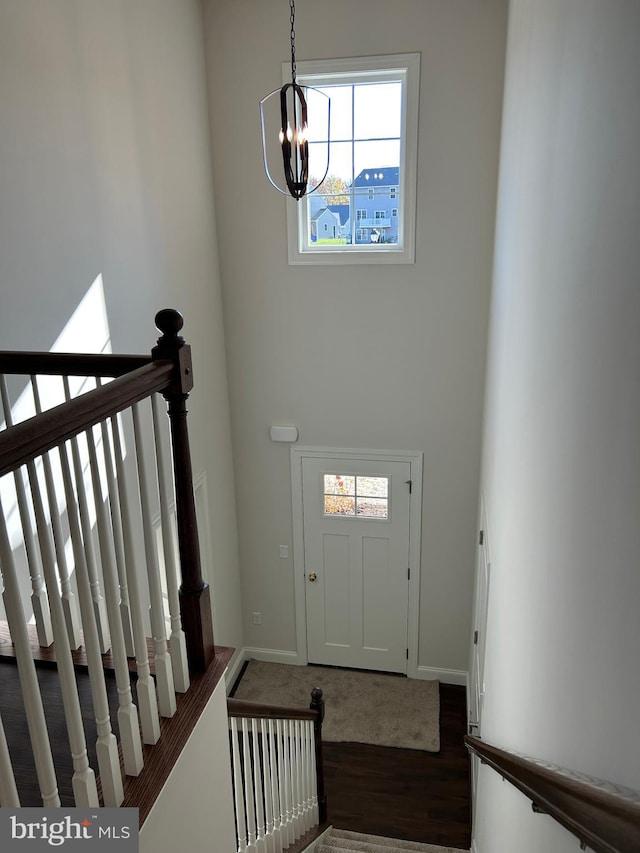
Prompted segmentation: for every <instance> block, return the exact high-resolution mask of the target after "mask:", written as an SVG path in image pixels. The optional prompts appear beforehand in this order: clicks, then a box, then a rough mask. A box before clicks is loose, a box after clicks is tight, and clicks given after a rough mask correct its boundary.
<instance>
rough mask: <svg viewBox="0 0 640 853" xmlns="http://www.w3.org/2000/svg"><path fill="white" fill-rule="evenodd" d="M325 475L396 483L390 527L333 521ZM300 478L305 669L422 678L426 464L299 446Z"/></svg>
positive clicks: (298, 586) (298, 568)
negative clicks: (335, 667)
mask: <svg viewBox="0 0 640 853" xmlns="http://www.w3.org/2000/svg"><path fill="white" fill-rule="evenodd" d="M325 473H327V474H337V473H343V474H351V475H358V476H375V477H379V476H382V477H388V478H389V517H388V519H385V520H380V519H377V518H371V517H364V518H363V517H344V516H341V515H335V516H331V515H329V516H328V515H326V514H325V512H324V496H323V491H324V489H323V485H322V484H323V478H324V474H325ZM291 474H292V497H293V520H294V571H295V592H296V635H297V643H298V655H297V656H298V660H299V662H300V663H306V662H307V661H311V662H313V663H324V664H331V665H339V666H351V667H361V668H366V669H378V670H385V671H389V672H402V673H405V672H406V673H408V674H409V675H411V676H413V677H415V676H416V674H417V663H418V662H417V655H418V649H417V645H418V618H419V579H420V564H419V561H420V520H421V495H422V455H421V454H416V453H407V452H399V453H398V452H390V451H363V450H346V449H345V450H342V449H341V450H336V449H335V448H303V447H294V448H291ZM407 481H409V482H407ZM305 561H306V565H305ZM409 570H410V576H408V575H409ZM311 574H313V575H314V576H315V577H314V580H310V579H309V575H311ZM407 649H408V655H407Z"/></svg>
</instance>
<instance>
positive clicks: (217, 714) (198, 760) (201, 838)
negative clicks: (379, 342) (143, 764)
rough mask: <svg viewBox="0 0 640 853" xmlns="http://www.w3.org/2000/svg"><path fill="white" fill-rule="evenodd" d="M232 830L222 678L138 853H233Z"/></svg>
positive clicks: (155, 807)
mask: <svg viewBox="0 0 640 853" xmlns="http://www.w3.org/2000/svg"><path fill="white" fill-rule="evenodd" d="M235 829H236V828H235V820H234V815H233V783H232V781H231V755H230V751H229V723H228V718H227V695H226V692H225V687H224V679H223V680H222V681H220V683H219V684H218V686H217V687H216V689H215V691H214V693H213V696H212V697H211V699H210V700H209V704H208V705H207V707H206V708H205V710H204V711H203V714H202V716H201V718H200V720H199V721H198V723H197V725H196V727H195V728H194V730H193V733H192V735H191V737H190V738H189V741H188V743H187V745H186V746H185V748H184V749H183V751H182V753H181V754H180V757H179V759H178V761H177V762H176V764H175V767H174V768H173V770H172V771H171V775H170V776H169V778H168V779H167V782H166V784H165V786H164V788H163V789H162V791H161V792H160V794H159V796H158V799H157V800H156V802H155V803H154V805H153V808H152V809H151V811H150V812H149V815H148V816H147V819H146V821H145V823H144V826H143V827H142V829H141V830H140V850H141V853H156V851H158V850H180V849H181V848H183V847H185V845H186V846H187V847H188V849H189V850H193V851H194V853H206V851H209V850H216V851H217V850H220V851H221V853H222V851H232V850H235V848H236V831H235Z"/></svg>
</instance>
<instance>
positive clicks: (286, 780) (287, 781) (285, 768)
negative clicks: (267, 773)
mask: <svg viewBox="0 0 640 853" xmlns="http://www.w3.org/2000/svg"><path fill="white" fill-rule="evenodd" d="M278 723H279V726H280V731H281V738H280V744H279V746H278V749H280V746H281V747H282V756H281V757H282V761H281V762H280V767H281V776H280V784H281V788H280V803H281V804H282V814H283V816H284V829H285V831H286V844H285V847H288V846H289V845H290V844H293V842H294V841H295V838H294V834H295V833H294V826H293V810H292V807H291V750H290V737H289V721H288V720H278ZM283 841H284V839H283Z"/></svg>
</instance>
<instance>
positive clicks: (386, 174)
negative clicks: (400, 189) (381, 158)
mask: <svg viewBox="0 0 640 853" xmlns="http://www.w3.org/2000/svg"><path fill="white" fill-rule="evenodd" d="M399 181H400V167H399V166H378V167H376V168H374V169H363V170H362V171H361V172H360V174H359V175H358V176H357V178H356V179H355V181H354V182H353V185H354V187H397V186H398V183H399Z"/></svg>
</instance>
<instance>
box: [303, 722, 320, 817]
mask: <svg viewBox="0 0 640 853" xmlns="http://www.w3.org/2000/svg"><path fill="white" fill-rule="evenodd" d="M306 725H307V750H308V753H309V768H308V773H309V792H310V807H311V825H312V826H317V824H318V822H319V820H320V814H319V810H318V781H317V779H316V747H315V738H314V730H313V721H312V720H308V721H307V724H306Z"/></svg>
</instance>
